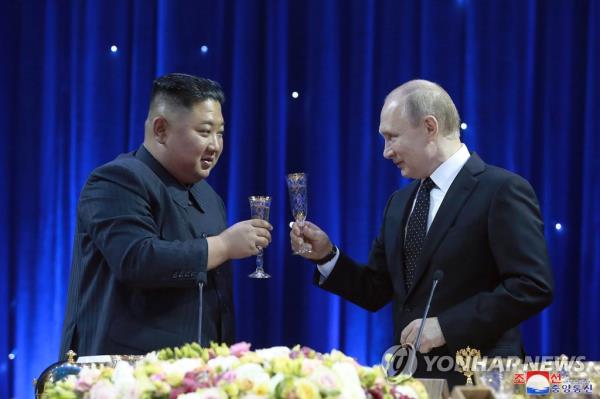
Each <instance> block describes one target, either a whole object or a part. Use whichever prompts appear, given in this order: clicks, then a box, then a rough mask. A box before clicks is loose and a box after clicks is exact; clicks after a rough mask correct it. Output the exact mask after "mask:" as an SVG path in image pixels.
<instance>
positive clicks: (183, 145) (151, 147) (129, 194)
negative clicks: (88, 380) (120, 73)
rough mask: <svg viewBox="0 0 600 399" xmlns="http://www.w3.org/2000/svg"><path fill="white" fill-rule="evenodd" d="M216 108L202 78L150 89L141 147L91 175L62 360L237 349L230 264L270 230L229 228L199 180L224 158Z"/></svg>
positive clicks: (253, 225)
mask: <svg viewBox="0 0 600 399" xmlns="http://www.w3.org/2000/svg"><path fill="white" fill-rule="evenodd" d="M223 101H224V95H223V91H222V90H221V87H220V86H219V84H218V83H216V82H213V81H211V80H208V79H201V78H197V77H194V76H190V75H184V74H170V75H166V76H163V77H161V78H158V79H156V80H155V81H154V85H153V92H152V99H151V102H150V109H149V112H148V118H147V119H146V123H145V129H144V143H143V145H142V146H140V147H139V148H138V149H137V150H136V151H133V152H131V153H128V154H122V155H120V156H119V157H117V158H116V159H115V160H114V161H112V162H109V163H108V164H105V165H103V166H100V167H99V168H97V169H96V170H94V171H93V172H92V174H91V176H90V177H89V179H88V181H87V183H86V184H85V187H84V188H83V190H82V192H81V196H80V199H79V204H78V207H77V231H76V233H75V242H74V249H73V262H72V267H71V279H70V286H69V297H68V302H67V311H66V315H65V321H64V326H63V334H62V343H61V356H64V354H65V352H66V351H68V350H69V349H73V350H74V351H76V352H77V353H78V354H79V355H96V354H144V353H147V352H149V351H152V350H155V349H159V348H162V347H166V346H175V345H181V344H184V343H186V342H192V341H201V343H202V344H203V345H208V344H209V342H210V341H217V342H226V343H232V342H233V341H234V314H233V293H232V289H233V287H232V270H231V265H230V262H228V261H229V260H230V259H239V258H244V257H247V256H251V255H256V254H257V253H258V248H259V247H262V248H264V247H266V246H267V245H268V244H269V242H270V240H271V235H270V230H271V229H272V226H271V225H270V224H269V223H268V222H265V221H262V220H247V221H243V222H240V223H237V224H235V225H233V226H231V227H229V228H227V224H226V223H227V219H226V214H225V206H224V204H223V201H222V200H221V198H220V197H219V196H218V195H217V194H216V193H215V192H214V191H213V189H212V188H211V187H210V185H209V184H208V183H207V182H206V181H205V179H206V178H207V177H208V175H209V173H210V171H211V170H212V169H213V168H214V167H215V165H216V164H217V161H218V160H219V156H220V155H221V152H222V150H223V130H224V121H223V116H222V114H221V104H222V103H223Z"/></svg>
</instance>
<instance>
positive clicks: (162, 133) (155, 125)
mask: <svg viewBox="0 0 600 399" xmlns="http://www.w3.org/2000/svg"><path fill="white" fill-rule="evenodd" d="M168 126H169V121H167V118H165V117H164V116H162V115H159V116H155V117H154V118H153V119H152V136H153V138H154V140H156V142H158V143H160V144H164V143H165V142H166V140H167V127H168Z"/></svg>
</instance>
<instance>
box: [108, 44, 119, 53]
mask: <svg viewBox="0 0 600 399" xmlns="http://www.w3.org/2000/svg"><path fill="white" fill-rule="evenodd" d="M110 51H112V52H113V53H116V52H117V51H119V49H118V47H117V46H115V45H114V44H113V45H112V46H110Z"/></svg>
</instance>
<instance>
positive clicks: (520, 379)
mask: <svg viewBox="0 0 600 399" xmlns="http://www.w3.org/2000/svg"><path fill="white" fill-rule="evenodd" d="M513 384H515V385H525V374H522V373H517V374H515V377H514V378H513Z"/></svg>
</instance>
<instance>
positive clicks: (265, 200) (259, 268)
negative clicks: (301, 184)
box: [248, 195, 271, 278]
mask: <svg viewBox="0 0 600 399" xmlns="http://www.w3.org/2000/svg"><path fill="white" fill-rule="evenodd" d="M248 200H249V201H250V215H251V217H252V219H262V220H266V221H267V222H268V221H269V209H270V208H271V197H269V196H258V195H253V196H251V197H248ZM248 277H250V278H271V276H270V275H269V274H268V273H265V270H264V269H263V249H262V248H261V247H258V255H256V270H254V272H252V273H251V274H249V275H248Z"/></svg>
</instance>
